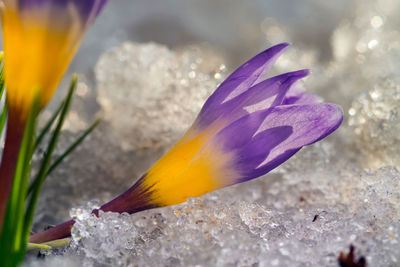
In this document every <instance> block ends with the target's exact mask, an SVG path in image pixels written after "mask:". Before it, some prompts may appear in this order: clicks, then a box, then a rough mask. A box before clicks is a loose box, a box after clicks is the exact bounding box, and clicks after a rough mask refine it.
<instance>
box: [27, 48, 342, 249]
mask: <svg viewBox="0 0 400 267" xmlns="http://www.w3.org/2000/svg"><path fill="white" fill-rule="evenodd" d="M287 46H288V45H287V44H279V45H276V46H274V47H272V48H270V49H268V50H266V51H264V52H262V53H261V54H259V55H257V56H256V57H254V58H252V59H251V60H250V61H248V62H246V63H245V64H244V65H242V66H241V67H239V68H238V69H237V70H236V71H235V72H234V73H233V74H231V75H230V76H229V77H228V78H227V79H226V80H225V81H224V82H223V83H222V84H221V85H220V86H219V88H218V89H217V90H216V91H215V93H214V94H213V95H211V96H210V98H209V99H208V100H207V102H206V103H205V105H204V107H203V109H202V110H201V112H200V114H199V116H198V117H197V119H196V121H195V122H194V124H193V125H192V127H191V128H190V129H189V130H188V131H187V132H186V134H185V135H184V136H183V137H182V138H181V139H180V140H179V141H178V142H177V143H176V144H175V145H174V146H173V147H172V148H171V149H170V150H169V151H168V152H167V153H166V154H165V155H164V156H163V157H162V158H161V159H160V160H159V161H158V162H157V163H156V164H155V165H154V166H153V167H152V168H150V170H149V171H148V172H147V173H146V174H145V175H143V176H142V178H140V179H139V180H138V181H137V182H136V183H135V184H134V185H133V186H132V187H131V188H130V189H129V190H128V191H126V192H125V193H123V194H122V195H120V196H119V197H117V198H115V199H114V200H112V201H110V202H108V203H107V204H105V205H103V206H102V207H100V210H102V211H114V212H128V213H134V212H137V211H141V210H145V209H149V208H155V207H162V206H168V205H174V204H178V203H182V202H184V201H186V200H187V198H189V197H198V196H201V195H203V194H206V193H208V192H211V191H214V190H217V189H220V188H223V187H226V186H229V185H233V184H236V183H241V182H245V181H248V180H251V179H254V178H257V177H259V176H262V175H264V174H266V173H268V172H269V171H271V170H272V169H274V168H276V167H277V166H279V165H280V164H282V163H283V162H285V161H286V160H287V159H289V158H290V157H291V156H292V155H294V154H295V153H296V152H297V151H299V150H300V149H301V148H302V147H303V146H307V145H310V144H312V143H314V142H317V141H319V140H321V139H322V138H324V137H326V136H327V135H329V134H330V133H332V132H333V131H335V130H336V129H337V128H338V127H339V126H340V124H341V123H342V120H343V112H342V109H341V108H340V107H339V106H337V105H335V104H331V103H323V102H322V100H321V98H319V97H318V96H316V95H312V94H308V93H306V92H305V90H304V88H303V87H302V86H301V85H299V84H298V83H297V81H298V80H300V79H301V78H303V77H305V76H307V75H308V73H309V71H308V70H299V71H294V72H289V73H285V74H282V75H278V76H275V77H272V78H269V79H266V80H264V81H263V80H262V79H263V78H264V77H263V76H264V75H265V74H266V71H267V70H268V69H269V68H270V67H271V65H272V64H273V62H274V61H275V60H276V58H277V57H278V56H279V55H280V54H281V53H282V52H283V50H284V49H285V48H286V47H287ZM93 212H94V213H95V214H97V212H98V210H95V211H93ZM73 223H74V222H73V220H72V221H69V222H66V223H64V224H61V225H59V226H56V227H55V228H52V229H50V230H47V231H45V232H43V233H39V234H36V235H34V236H32V237H31V239H30V241H31V242H45V241H49V240H53V239H55V238H62V237H66V236H68V235H69V233H70V229H71V227H72V225H73Z"/></svg>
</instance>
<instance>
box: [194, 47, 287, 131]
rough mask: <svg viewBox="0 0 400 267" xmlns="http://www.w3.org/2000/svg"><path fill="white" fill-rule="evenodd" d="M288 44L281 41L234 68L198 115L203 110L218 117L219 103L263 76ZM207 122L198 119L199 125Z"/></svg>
mask: <svg viewBox="0 0 400 267" xmlns="http://www.w3.org/2000/svg"><path fill="white" fill-rule="evenodd" d="M288 45H289V44H287V43H282V44H278V45H276V46H273V47H271V48H269V49H267V50H265V51H264V52H262V53H260V54H258V55H256V56H255V57H253V58H252V59H250V60H249V61H247V62H246V63H244V64H243V65H242V66H240V67H239V68H238V69H237V70H235V71H234V72H233V73H232V74H231V75H230V76H229V77H228V78H227V79H226V80H225V81H224V82H223V83H222V84H221V85H220V86H219V87H218V88H217V90H216V91H215V92H214V93H213V94H212V95H211V96H210V97H209V98H208V100H207V101H206V103H205V104H204V106H203V108H202V110H201V111H200V114H199V117H200V118H204V116H203V113H205V112H207V113H214V114H215V116H217V117H218V116H219V115H220V114H219V112H220V111H219V109H218V108H219V106H220V104H222V103H223V102H225V101H228V100H230V99H232V98H234V97H236V96H238V95H240V94H241V93H243V92H245V91H246V90H248V89H249V88H250V87H251V86H252V85H254V84H256V83H258V82H259V81H260V80H261V79H263V76H264V75H265V74H266V73H267V72H268V70H269V69H270V68H271V66H272V65H273V63H274V62H275V60H276V59H277V58H278V57H279V55H280V54H282V53H283V51H284V50H285V48H286V47H287V46H288ZM209 123H210V121H209V120H205V121H202V120H200V121H199V122H198V124H199V126H200V127H203V126H207V125H208V124H209Z"/></svg>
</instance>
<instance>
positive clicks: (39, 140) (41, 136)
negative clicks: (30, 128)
mask: <svg viewBox="0 0 400 267" xmlns="http://www.w3.org/2000/svg"><path fill="white" fill-rule="evenodd" d="M64 103H65V101H62V102H61V104H60V105H59V106H58V108H57V110H56V111H55V112H54V114H53V116H52V117H51V118H50V119H49V121H48V122H47V123H46V125H45V126H44V127H43V129H42V131H41V132H40V134H39V136H38V137H37V139H36V143H35V149H37V148H38V147H39V145H40V144H41V143H42V141H43V139H44V138H45V136H46V135H47V133H48V132H49V131H50V129H51V127H52V126H53V124H54V122H55V121H56V119H57V118H58V116H59V115H60V113H61V111H62V110H63V107H64Z"/></svg>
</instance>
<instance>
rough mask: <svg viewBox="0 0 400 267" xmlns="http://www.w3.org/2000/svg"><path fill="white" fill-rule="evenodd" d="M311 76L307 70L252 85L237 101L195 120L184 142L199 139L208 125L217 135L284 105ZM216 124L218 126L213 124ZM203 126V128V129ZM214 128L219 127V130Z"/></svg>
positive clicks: (222, 105)
mask: <svg viewBox="0 0 400 267" xmlns="http://www.w3.org/2000/svg"><path fill="white" fill-rule="evenodd" d="M308 74H309V71H308V70H299V71H294V72H288V73H285V74H281V75H278V76H275V77H272V78H269V79H267V80H265V81H262V82H259V83H257V84H256V85H253V86H252V87H250V88H249V89H248V90H246V91H245V92H244V93H242V94H240V95H238V96H237V97H235V98H233V99H230V100H228V101H226V102H224V103H222V104H220V105H219V106H217V107H215V108H214V109H212V110H206V111H204V112H203V114H201V115H199V117H198V118H197V119H196V121H195V123H194V124H193V126H192V127H191V129H190V130H189V132H188V134H187V135H186V136H185V138H188V139H190V138H192V137H193V136H195V135H197V134H198V133H199V132H201V131H203V130H204V128H205V127H206V126H205V125H208V126H210V125H211V127H212V128H213V131H214V132H217V131H219V130H220V129H222V128H223V127H225V126H226V125H229V124H230V123H231V122H233V121H235V120H238V119H240V118H241V117H243V116H245V115H247V114H249V113H251V112H255V111H257V110H264V109H266V108H269V107H273V106H277V105H281V104H282V102H283V101H284V99H285V95H286V93H287V92H288V91H289V90H290V88H291V87H292V86H293V85H294V84H295V83H296V82H297V81H298V80H299V79H301V78H303V77H305V76H307V75H308ZM216 121H217V123H214V122H216ZM213 123H214V124H213ZM201 124H203V125H204V126H203V127H202V126H201ZM215 124H217V127H216V125H215Z"/></svg>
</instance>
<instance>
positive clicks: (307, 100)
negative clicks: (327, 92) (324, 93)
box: [282, 93, 323, 105]
mask: <svg viewBox="0 0 400 267" xmlns="http://www.w3.org/2000/svg"><path fill="white" fill-rule="evenodd" d="M322 101H323V99H322V97H320V96H318V95H316V94H308V93H304V94H302V95H299V96H293V97H285V99H284V101H283V102H282V105H293V104H296V105H305V104H316V103H321V102H322Z"/></svg>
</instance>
